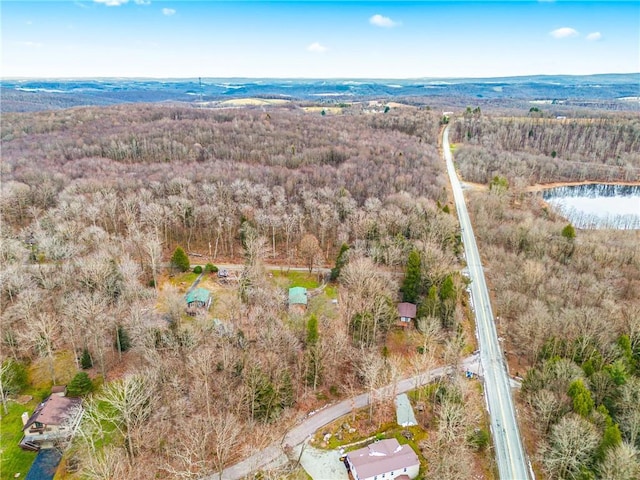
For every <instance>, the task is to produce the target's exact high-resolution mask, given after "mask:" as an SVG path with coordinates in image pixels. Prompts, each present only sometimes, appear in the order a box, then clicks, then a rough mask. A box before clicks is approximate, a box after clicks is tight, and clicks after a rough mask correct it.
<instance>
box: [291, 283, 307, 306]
mask: <svg viewBox="0 0 640 480" xmlns="http://www.w3.org/2000/svg"><path fill="white" fill-rule="evenodd" d="M307 301H308V299H307V289H306V288H304V287H291V288H290V289H289V306H291V305H304V306H305V307H306V306H307Z"/></svg>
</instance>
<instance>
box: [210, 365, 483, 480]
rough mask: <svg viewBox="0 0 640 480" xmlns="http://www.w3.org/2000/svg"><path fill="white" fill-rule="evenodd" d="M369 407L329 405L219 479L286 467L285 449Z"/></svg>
mask: <svg viewBox="0 0 640 480" xmlns="http://www.w3.org/2000/svg"><path fill="white" fill-rule="evenodd" d="M477 361H478V356H477V355H472V356H470V357H467V358H465V359H464V360H463V361H462V362H461V365H460V368H462V369H465V368H466V367H468V366H470V365H471V364H473V363H474V362H477ZM451 369H452V367H440V368H435V369H433V370H429V371H427V372H423V373H420V374H418V375H415V376H413V377H410V378H406V379H404V380H400V381H399V382H398V383H397V384H395V390H394V385H387V386H385V387H382V388H379V389H377V390H376V396H379V394H382V396H385V395H386V396H390V395H392V394H393V393H395V394H396V395H397V394H400V393H405V392H408V391H409V390H414V389H415V388H417V387H420V386H422V385H426V384H427V383H429V382H430V381H431V380H433V379H434V378H438V377H442V376H443V375H445V374H447V373H449V372H450V371H451ZM368 404H369V394H368V393H363V394H361V395H358V396H356V397H352V398H348V399H347V400H343V401H341V402H339V403H336V404H335V405H328V406H326V407H324V408H322V409H321V410H319V411H316V412H313V413H311V414H309V415H308V416H307V417H306V419H305V420H304V421H303V422H302V423H301V424H300V425H297V426H296V427H294V428H292V429H291V430H289V432H287V434H286V435H285V436H284V438H283V441H282V443H281V444H280V443H274V444H272V445H270V446H269V447H267V448H265V449H264V450H260V451H259V452H256V453H254V454H253V455H251V456H250V457H249V458H246V459H245V460H242V461H241V462H238V463H236V464H235V465H232V466H230V467H227V468H225V469H224V470H223V471H222V479H223V480H240V479H242V478H244V477H246V476H248V475H251V474H252V473H254V472H256V471H258V470H260V469H262V468H265V467H269V466H277V465H280V464H283V463H285V462H286V461H287V457H286V455H285V452H284V450H285V447H296V446H298V445H301V444H302V443H304V442H305V441H306V440H307V439H308V438H309V437H310V436H311V435H313V434H314V433H315V432H316V431H317V430H318V429H320V428H322V427H324V426H325V425H327V424H329V423H331V422H333V421H334V420H337V419H338V418H340V417H343V416H345V415H347V414H348V413H350V412H351V410H353V409H358V408H362V407H365V406H367V405H368ZM218 478H220V473H213V474H211V475H208V476H206V477H202V479H201V480H217V479H218Z"/></svg>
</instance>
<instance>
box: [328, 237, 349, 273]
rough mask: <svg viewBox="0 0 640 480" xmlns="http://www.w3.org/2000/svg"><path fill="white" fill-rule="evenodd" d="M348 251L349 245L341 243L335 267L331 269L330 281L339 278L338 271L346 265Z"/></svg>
mask: <svg viewBox="0 0 640 480" xmlns="http://www.w3.org/2000/svg"><path fill="white" fill-rule="evenodd" d="M348 251H349V245H347V244H346V243H343V244H342V246H341V247H340V252H339V253H338V257H337V258H336V266H335V267H334V268H332V269H331V275H330V277H329V278H330V279H331V281H336V280H337V279H338V277H340V271H341V270H342V267H344V266H345V265H346V264H347V252H348Z"/></svg>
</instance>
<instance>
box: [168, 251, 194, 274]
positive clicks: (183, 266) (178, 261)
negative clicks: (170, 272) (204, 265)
mask: <svg viewBox="0 0 640 480" xmlns="http://www.w3.org/2000/svg"><path fill="white" fill-rule="evenodd" d="M171 266H172V267H173V268H175V269H176V270H178V271H179V272H187V271H189V268H190V265H189V257H188V256H187V254H186V253H184V250H183V249H182V247H176V249H175V250H174V252H173V255H172V256H171Z"/></svg>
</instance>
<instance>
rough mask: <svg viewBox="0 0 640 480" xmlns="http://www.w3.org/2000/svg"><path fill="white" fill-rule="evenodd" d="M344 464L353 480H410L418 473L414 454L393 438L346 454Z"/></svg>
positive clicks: (417, 461)
mask: <svg viewBox="0 0 640 480" xmlns="http://www.w3.org/2000/svg"><path fill="white" fill-rule="evenodd" d="M345 464H346V465H347V468H348V469H349V471H350V472H351V475H352V477H353V478H354V480H394V479H395V480H411V479H412V478H416V477H417V476H418V473H419V472H420V460H419V459H418V455H416V452H414V451H413V449H412V448H411V447H410V446H409V445H400V444H399V443H398V440H396V439H395V438H389V439H387V440H380V441H379V442H375V443H372V444H370V445H367V446H366V447H364V448H361V449H359V450H354V451H353V452H349V453H347V456H346V458H345Z"/></svg>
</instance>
